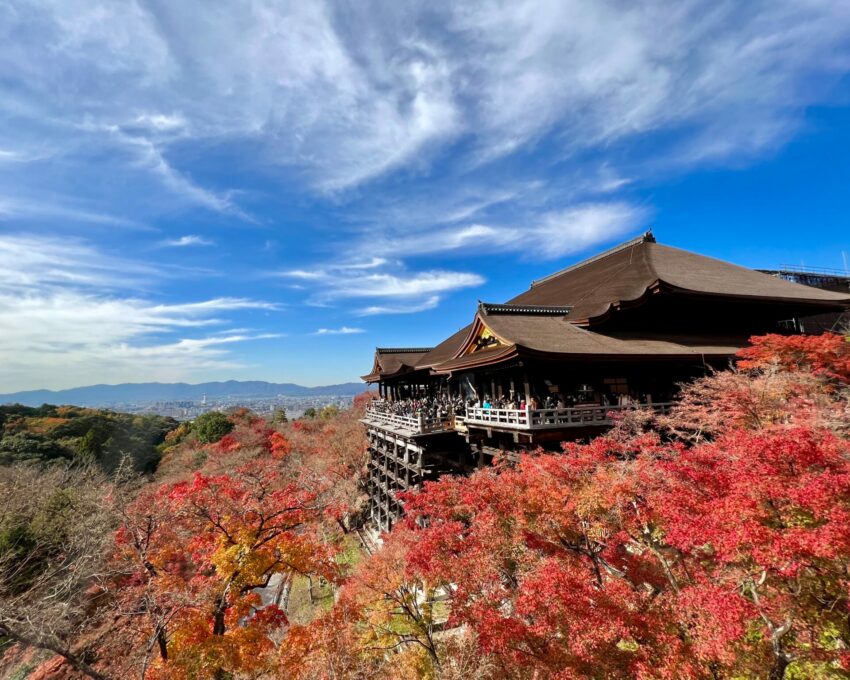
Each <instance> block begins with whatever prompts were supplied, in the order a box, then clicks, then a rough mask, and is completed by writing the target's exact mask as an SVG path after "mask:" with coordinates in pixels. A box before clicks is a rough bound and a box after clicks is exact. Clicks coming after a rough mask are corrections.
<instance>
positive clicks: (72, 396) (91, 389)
mask: <svg viewBox="0 0 850 680" xmlns="http://www.w3.org/2000/svg"><path fill="white" fill-rule="evenodd" d="M366 389H367V386H366V385H364V384H363V383H343V384H341V385H325V386H323V387H304V386H303V385H295V384H293V383H270V382H265V381H262V380H228V381H226V382H208V383H199V384H197V385H190V384H188V383H122V384H120V385H89V386H87V387H73V388H71V389H67V390H29V391H27V392H12V393H11V394H0V404H23V405H24V406H41V405H42V404H74V405H75V406H94V407H103V406H109V405H110V404H126V403H137V402H145V403H148V402H154V401H198V400H200V399H202V398H203V397H204V395H206V397H207V399H213V400H214V399H223V398H227V397H255V398H256V397H260V398H262V397H267V398H268V397H276V396H284V397H310V396H324V395H338V396H354V395H356V394H360V393H361V392H363V391H365V390H366Z"/></svg>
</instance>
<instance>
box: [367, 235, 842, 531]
mask: <svg viewBox="0 0 850 680" xmlns="http://www.w3.org/2000/svg"><path fill="white" fill-rule="evenodd" d="M771 274H773V272H772V273H771ZM787 278H788V277H787V276H782V275H781V274H779V273H777V275H776V276H774V275H769V274H766V273H762V272H757V271H754V270H751V269H746V268H744V267H739V266H736V265H733V264H730V263H727V262H722V261H720V260H715V259H712V258H708V257H704V256H701V255H696V254H694V253H689V252H686V251H683V250H679V249H677V248H671V247H669V246H664V245H661V244H659V243H656V242H655V239H654V238H653V236H652V234H650V233H647V234H645V235H644V236H641V237H640V238H637V239H634V240H631V241H628V242H626V243H623V244H621V245H619V246H617V247H616V248H612V249H611V250H608V251H605V252H603V253H600V254H599V255H596V256H594V257H591V258H589V259H587V260H585V261H583V262H580V263H578V264H576V265H573V266H571V267H568V268H566V269H564V270H562V271H559V272H556V273H554V274H552V275H550V276H547V277H545V278H543V279H540V280H538V281H534V282H533V283H532V284H531V287H530V288H529V289H528V290H527V291H525V292H524V293H522V294H520V295H518V296H517V297H515V298H513V299H511V300H509V301H508V302H506V303H504V304H495V303H486V302H479V303H478V305H477V308H476V309H475V311H474V314H473V318H472V321H471V323H470V324H469V325H467V326H465V327H464V328H461V329H460V330H459V331H457V332H456V333H454V334H453V335H452V336H450V337H449V338H447V339H446V340H444V341H443V342H442V343H440V344H439V345H438V346H437V347H434V348H426V347H418V348H379V349H377V350H376V352H375V358H374V363H373V366H372V370H371V372H370V373H369V374H368V375H366V376H364V377H363V379H364V380H365V381H367V382H369V383H373V384H377V385H378V390H379V393H380V396H381V398H382V401H380V402H376V403H375V404H374V406H372V407H371V408H370V409H369V410H368V411H367V414H366V417H365V418H364V420H363V422H364V424H365V426H366V428H367V434H368V438H369V446H370V449H369V450H370V477H369V485H370V495H371V514H372V519H373V521H374V522H375V523H376V524H377V525H378V526H380V527H382V528H385V529H386V528H389V527H390V526H391V524H392V523H393V522H394V521H395V520H396V519H397V518H398V516H399V514H400V512H401V510H402V508H401V505H400V503H399V501H398V498H397V495H396V494H397V492H399V491H402V490H408V489H416V488H418V487H419V486H420V485H421V484H422V482H423V481H424V480H426V479H435V478H437V477H438V476H440V475H441V474H444V473H467V472H469V471H471V470H473V469H474V468H476V467H479V466H482V465H484V464H486V463H488V462H489V461H490V460H492V458H493V456H495V455H497V454H500V453H501V454H502V455H508V456H515V455H516V454H517V453H519V452H521V451H523V450H526V449H529V448H533V447H537V446H544V447H545V446H548V447H554V446H556V445H557V443H558V442H560V441H564V440H569V439H575V438H579V437H588V436H593V435H595V434H598V433H600V432H601V431H603V430H604V428H606V427H608V426H609V425H610V424H611V420H610V414H611V412H612V411H616V410H619V409H626V408H632V407H633V406H634V405H635V404H649V405H651V406H652V407H653V408H656V409H662V410H663V409H666V408H667V405H668V404H669V402H670V400H671V398H672V397H673V395H674V394H675V392H676V385H677V384H679V383H681V382H682V381H686V380H690V379H692V378H694V377H696V376H699V375H704V374H705V372H706V371H707V370H709V369H710V368H719V367H723V366H726V365H727V364H728V362H729V361H730V360H731V359H732V358H733V357H734V355H735V353H736V352H737V350H738V349H740V348H741V347H743V346H744V345H745V344H746V342H747V339H748V338H749V337H750V336H752V335H756V334H763V333H768V332H780V333H795V332H799V331H800V330H802V329H804V327H805V323H804V322H802V321H801V320H805V319H807V318H812V317H815V316H817V315H824V314H827V315H833V316H837V315H839V314H841V313H842V312H844V311H845V310H846V309H848V308H850V288H844V289H841V288H839V289H838V290H837V291H834V290H828V289H827V287H826V286H822V287H820V288H814V287H811V286H807V285H801V284H800V283H797V282H792V281H789V280H786V279H787Z"/></svg>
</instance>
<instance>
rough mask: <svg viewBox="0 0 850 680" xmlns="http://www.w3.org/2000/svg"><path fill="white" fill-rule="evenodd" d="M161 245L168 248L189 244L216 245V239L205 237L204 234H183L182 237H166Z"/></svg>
mask: <svg viewBox="0 0 850 680" xmlns="http://www.w3.org/2000/svg"><path fill="white" fill-rule="evenodd" d="M159 245H161V246H164V247H168V248H185V247H187V246H214V245H215V241H212V240H210V239H208V238H204V237H203V236H197V235H194V234H187V235H186V236H181V237H180V238H173V239H166V240H165V241H161V242H160V244H159Z"/></svg>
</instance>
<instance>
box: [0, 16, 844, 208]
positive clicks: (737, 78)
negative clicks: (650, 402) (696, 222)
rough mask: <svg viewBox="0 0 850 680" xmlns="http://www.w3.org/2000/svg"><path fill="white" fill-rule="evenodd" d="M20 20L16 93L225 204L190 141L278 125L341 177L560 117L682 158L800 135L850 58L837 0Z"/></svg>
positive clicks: (11, 45)
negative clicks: (135, 148)
mask: <svg viewBox="0 0 850 680" xmlns="http://www.w3.org/2000/svg"><path fill="white" fill-rule="evenodd" d="M18 5H20V7H19V6H18ZM199 17H202V18H201V19H200V20H199ZM2 18H3V21H2V25H3V26H4V28H2V29H0V45H2V47H0V58H2V59H3V60H4V61H5V62H7V63H12V64H15V65H16V67H17V71H16V72H17V73H18V74H19V75H18V78H19V79H20V84H19V86H18V87H15V88H11V89H10V91H9V92H8V93H7V95H8V96H6V97H4V100H5V104H3V105H2V106H3V107H4V108H5V110H6V111H7V112H10V113H13V114H14V115H15V116H17V117H18V118H21V117H26V116H28V115H29V116H38V117H39V118H40V120H41V121H42V122H43V121H47V120H51V121H57V122H58V123H59V124H62V123H67V122H68V121H72V120H80V119H82V118H84V117H87V118H88V120H90V121H91V122H92V124H93V125H94V126H100V127H101V128H102V129H108V128H110V127H112V128H113V129H119V130H123V131H125V132H127V133H129V132H132V133H133V135H132V137H133V139H135V140H136V142H137V143H138V144H139V151H140V154H141V155H142V156H143V157H144V159H145V166H146V168H147V169H148V170H149V171H151V172H153V173H154V174H156V175H158V176H159V177H160V178H161V180H162V181H163V182H165V183H166V184H168V185H170V186H171V187H172V188H173V189H174V190H175V191H178V192H182V193H183V194H185V195H186V196H188V197H190V198H192V199H193V200H195V201H196V202H198V203H199V204H205V205H207V206H208V207H210V208H211V209H214V210H232V209H234V208H235V206H234V205H233V202H232V197H230V196H228V195H226V194H224V195H222V194H220V193H218V192H213V191H210V190H209V189H206V188H204V187H201V186H200V185H198V184H196V183H194V182H192V181H191V180H190V179H189V177H188V175H187V174H186V173H185V172H184V171H183V170H181V169H177V168H175V167H173V166H172V165H171V164H170V163H168V162H166V161H165V160H164V159H165V155H164V153H163V149H164V148H168V146H169V144H171V143H172V142H173V141H174V140H180V141H181V143H185V142H187V141H188V142H195V143H196V144H198V145H199V148H201V147H202V146H203V145H205V144H207V143H208V142H209V141H211V140H213V141H215V140H222V139H239V140H259V141H261V142H262V148H263V150H264V151H263V153H261V154H259V155H258V156H257V158H256V159H257V161H260V162H262V163H264V164H270V165H275V164H279V165H284V166H288V167H293V168H296V169H298V170H300V171H301V172H302V173H303V176H304V177H306V178H307V180H308V182H309V183H310V184H312V186H313V187H314V188H316V189H319V190H322V191H339V190H343V189H346V188H349V187H353V186H357V185H359V184H362V183H364V182H368V181H370V180H372V179H374V178H377V177H381V176H383V175H385V174H387V173H389V172H392V171H398V170H399V169H412V170H413V171H415V172H419V171H421V170H423V169H426V168H427V165H428V163H429V162H430V161H431V160H432V159H434V158H438V157H440V156H441V154H442V153H444V152H445V151H446V150H447V149H448V148H449V147H450V146H453V145H456V143H457V142H458V141H464V142H468V144H467V147H468V148H471V149H472V150H473V151H472V156H471V159H472V160H474V161H475V162H483V161H487V160H492V159H497V158H500V157H502V156H504V155H507V154H511V153H513V152H515V151H516V150H518V149H522V148H527V147H528V146H529V145H533V144H535V143H536V142H537V141H539V140H540V139H542V138H543V137H544V136H547V135H549V136H553V137H552V139H553V142H554V148H555V149H557V150H558V153H559V154H560V155H561V156H562V157H570V155H571V154H572V153H573V152H574V151H575V150H577V149H581V148H588V147H591V148H597V149H599V148H605V147H606V146H608V145H611V144H613V143H616V142H618V141H620V140H623V139H628V138H630V137H634V136H635V135H641V134H648V133H654V132H657V131H667V132H674V133H676V142H675V145H676V147H677V149H678V150H677V151H676V152H671V153H669V154H668V155H669V157H670V158H673V159H675V160H676V162H681V163H695V162H704V161H706V160H722V159H728V158H730V157H735V158H739V157H740V156H741V155H742V154H743V155H753V154H759V153H762V152H763V151H764V150H765V149H770V148H772V147H773V146H775V145H776V144H778V143H781V142H782V141H783V140H784V139H786V138H787V137H788V135H789V134H791V133H792V132H793V131H794V130H795V129H796V128H797V127H798V126H799V124H800V121H801V118H800V116H801V113H800V112H801V111H803V110H804V108H805V107H806V106H808V105H811V104H814V103H818V102H821V101H824V100H828V99H829V98H830V97H833V96H834V89H833V87H834V85H835V84H836V83H837V82H838V79H839V78H840V76H841V75H842V74H845V73H846V72H847V71H848V69H850V62H848V57H850V47H848V42H849V41H848V37H850V17H848V13H847V10H846V8H845V6H844V4H843V3H840V2H839V3H835V2H826V1H822V0H807V1H806V2H799V1H797V0H771V1H768V0H754V1H753V2H747V3H739V2H735V1H734V0H720V1H719V2H716V3H713V4H712V6H711V8H710V10H709V9H706V7H705V5H704V3H701V2H696V1H695V0H685V1H684V2H672V1H671V0H650V1H648V2H643V3H639V4H635V5H633V6H630V7H627V8H624V7H623V6H622V4H621V3H617V2H614V1H613V0H611V1H607V2H596V3H592V4H587V3H584V2H580V1H579V0H517V1H516V2H511V3H507V4H501V3H493V2H486V1H481V2H472V3H462V4H444V5H441V6H439V7H435V6H434V5H433V3H426V2H418V1H414V2H408V3H398V4H396V5H394V6H393V7H392V8H387V7H386V6H385V5H381V6H380V7H378V6H376V4H375V3H371V2H364V3H359V4H357V5H356V6H352V5H350V4H343V3H337V2H330V1H326V2H310V3H289V4H282V5H281V4H278V3H270V2H267V0H246V1H245V2H238V3H237V2H230V3H222V4H220V5H219V7H218V8H217V11H216V12H215V13H213V14H210V13H208V12H205V7H204V6H203V3H198V2H197V1H193V0H187V1H185V2H180V3H157V4H151V5H147V6H145V8H144V9H143V8H142V7H141V6H140V5H139V4H138V3H136V2H135V1H134V0H120V1H119V2H117V3H113V4H111V5H103V4H98V3H95V4H92V3H88V2H82V0H67V1H66V2H62V3H57V2H48V1H47V0H26V2H24V0H13V2H12V3H11V5H9V4H8V3H7V6H6V10H5V11H4V14H3V17H2ZM24 22H26V24H24ZM222 44H226V45H228V46H229V49H228V50H221V49H220V46H221V45H222ZM270 64H273V65H274V67H273V68H270V67H269V65H270ZM8 141H9V140H5V139H3V138H2V137H0V148H6V145H7V142H8ZM658 149H660V147H656V150H658ZM668 151H669V149H668ZM658 155H659V154H656V156H658Z"/></svg>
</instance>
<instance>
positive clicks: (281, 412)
mask: <svg viewBox="0 0 850 680" xmlns="http://www.w3.org/2000/svg"><path fill="white" fill-rule="evenodd" d="M272 422H275V423H288V422H289V418H288V417H287V415H286V409H285V408H284V407H283V406H278V407H277V408H276V409H275V410H274V415H273V416H272Z"/></svg>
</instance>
